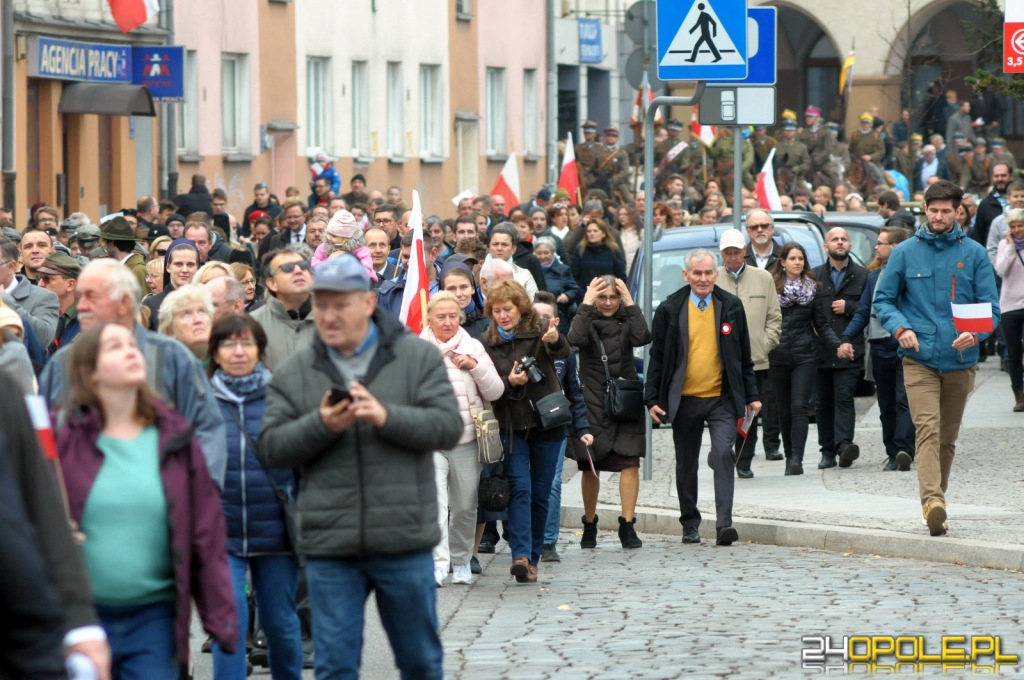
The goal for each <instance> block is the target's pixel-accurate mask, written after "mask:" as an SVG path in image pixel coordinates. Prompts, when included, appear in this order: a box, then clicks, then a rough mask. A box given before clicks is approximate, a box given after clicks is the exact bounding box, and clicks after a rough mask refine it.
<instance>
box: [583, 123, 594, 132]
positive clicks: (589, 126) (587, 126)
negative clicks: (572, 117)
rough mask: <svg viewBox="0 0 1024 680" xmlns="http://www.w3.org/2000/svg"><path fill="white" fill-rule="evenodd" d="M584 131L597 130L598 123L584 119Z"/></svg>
mask: <svg viewBox="0 0 1024 680" xmlns="http://www.w3.org/2000/svg"><path fill="white" fill-rule="evenodd" d="M583 131H584V132H597V123H595V122H594V121H592V120H586V121H583Z"/></svg>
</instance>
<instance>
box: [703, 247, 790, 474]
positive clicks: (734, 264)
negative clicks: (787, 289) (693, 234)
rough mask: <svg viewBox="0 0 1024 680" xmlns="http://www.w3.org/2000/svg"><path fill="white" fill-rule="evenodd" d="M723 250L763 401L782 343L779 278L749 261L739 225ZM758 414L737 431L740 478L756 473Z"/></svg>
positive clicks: (724, 280)
mask: <svg viewBox="0 0 1024 680" xmlns="http://www.w3.org/2000/svg"><path fill="white" fill-rule="evenodd" d="M718 250H719V251H720V252H721V253H722V266H721V267H719V268H718V281H717V283H718V287H719V288H721V289H722V290H725V291H727V292H729V293H732V294H733V295H735V296H736V297H738V298H739V299H740V301H741V302H742V303H743V312H744V314H745V315H746V317H747V332H748V333H749V335H750V358H751V359H752V360H753V362H754V377H755V379H756V381H757V391H758V394H760V395H761V401H762V403H763V402H764V401H765V395H766V394H767V393H768V387H767V383H768V354H769V352H771V351H772V350H773V349H775V347H776V346H777V345H778V344H779V338H780V337H781V335H782V308H781V307H780V306H779V296H778V295H777V294H776V291H775V279H773V278H772V275H771V274H769V273H768V272H767V271H765V270H763V269H758V268H757V267H751V266H749V265H747V263H746V261H745V259H744V258H745V257H746V254H747V242H746V239H744V238H743V234H742V233H740V231H738V230H736V229H729V230H727V231H725V232H723V233H722V237H721V239H720V240H719V242H718ZM759 420H760V415H755V416H754V419H753V421H752V422H751V424H750V430H749V431H748V432H747V436H746V437H745V438H744V437H743V435H741V434H738V433H737V435H736V459H737V460H736V475H737V476H738V477H739V478H740V479H749V478H750V477H753V476H754V473H753V471H751V469H750V461H751V460H753V458H754V453H755V451H756V449H757V425H758V421H759Z"/></svg>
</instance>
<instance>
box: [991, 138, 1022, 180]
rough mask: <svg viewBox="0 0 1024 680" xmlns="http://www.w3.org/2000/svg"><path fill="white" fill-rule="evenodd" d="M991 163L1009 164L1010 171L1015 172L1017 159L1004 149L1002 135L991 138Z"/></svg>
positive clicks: (1004, 141)
mask: <svg viewBox="0 0 1024 680" xmlns="http://www.w3.org/2000/svg"><path fill="white" fill-rule="evenodd" d="M992 163H993V164H995V163H1006V164H1007V165H1009V166H1010V172H1011V173H1013V174H1016V173H1017V161H1015V160H1014V159H1013V154H1012V153H1010V152H1009V151H1007V150H1006V140H1005V139H1003V138H1002V137H994V138H993V139H992Z"/></svg>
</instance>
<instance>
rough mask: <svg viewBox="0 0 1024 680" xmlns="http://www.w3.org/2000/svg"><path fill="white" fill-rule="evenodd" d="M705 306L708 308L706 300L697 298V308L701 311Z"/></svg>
mask: <svg viewBox="0 0 1024 680" xmlns="http://www.w3.org/2000/svg"><path fill="white" fill-rule="evenodd" d="M707 308H708V303H707V300H699V301H698V302H697V309H699V310H700V311H702V312H703V311H704V310H705V309H707Z"/></svg>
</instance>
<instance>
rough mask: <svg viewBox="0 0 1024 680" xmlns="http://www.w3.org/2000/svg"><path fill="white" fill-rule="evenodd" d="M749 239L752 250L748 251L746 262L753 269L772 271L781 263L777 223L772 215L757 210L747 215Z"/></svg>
mask: <svg viewBox="0 0 1024 680" xmlns="http://www.w3.org/2000/svg"><path fill="white" fill-rule="evenodd" d="M747 238H749V239H750V248H748V249H747V257H746V262H747V264H749V265H750V266H751V267H757V268H758V269H764V270H767V271H769V272H770V271H772V269H774V268H775V263H776V262H778V261H779V252H780V251H781V250H782V248H781V247H780V246H779V244H778V243H776V242H775V223H774V222H773V221H772V216H771V213H769V212H768V211H767V210H762V209H761V208H755V209H754V210H751V211H750V214H748V215H747Z"/></svg>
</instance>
